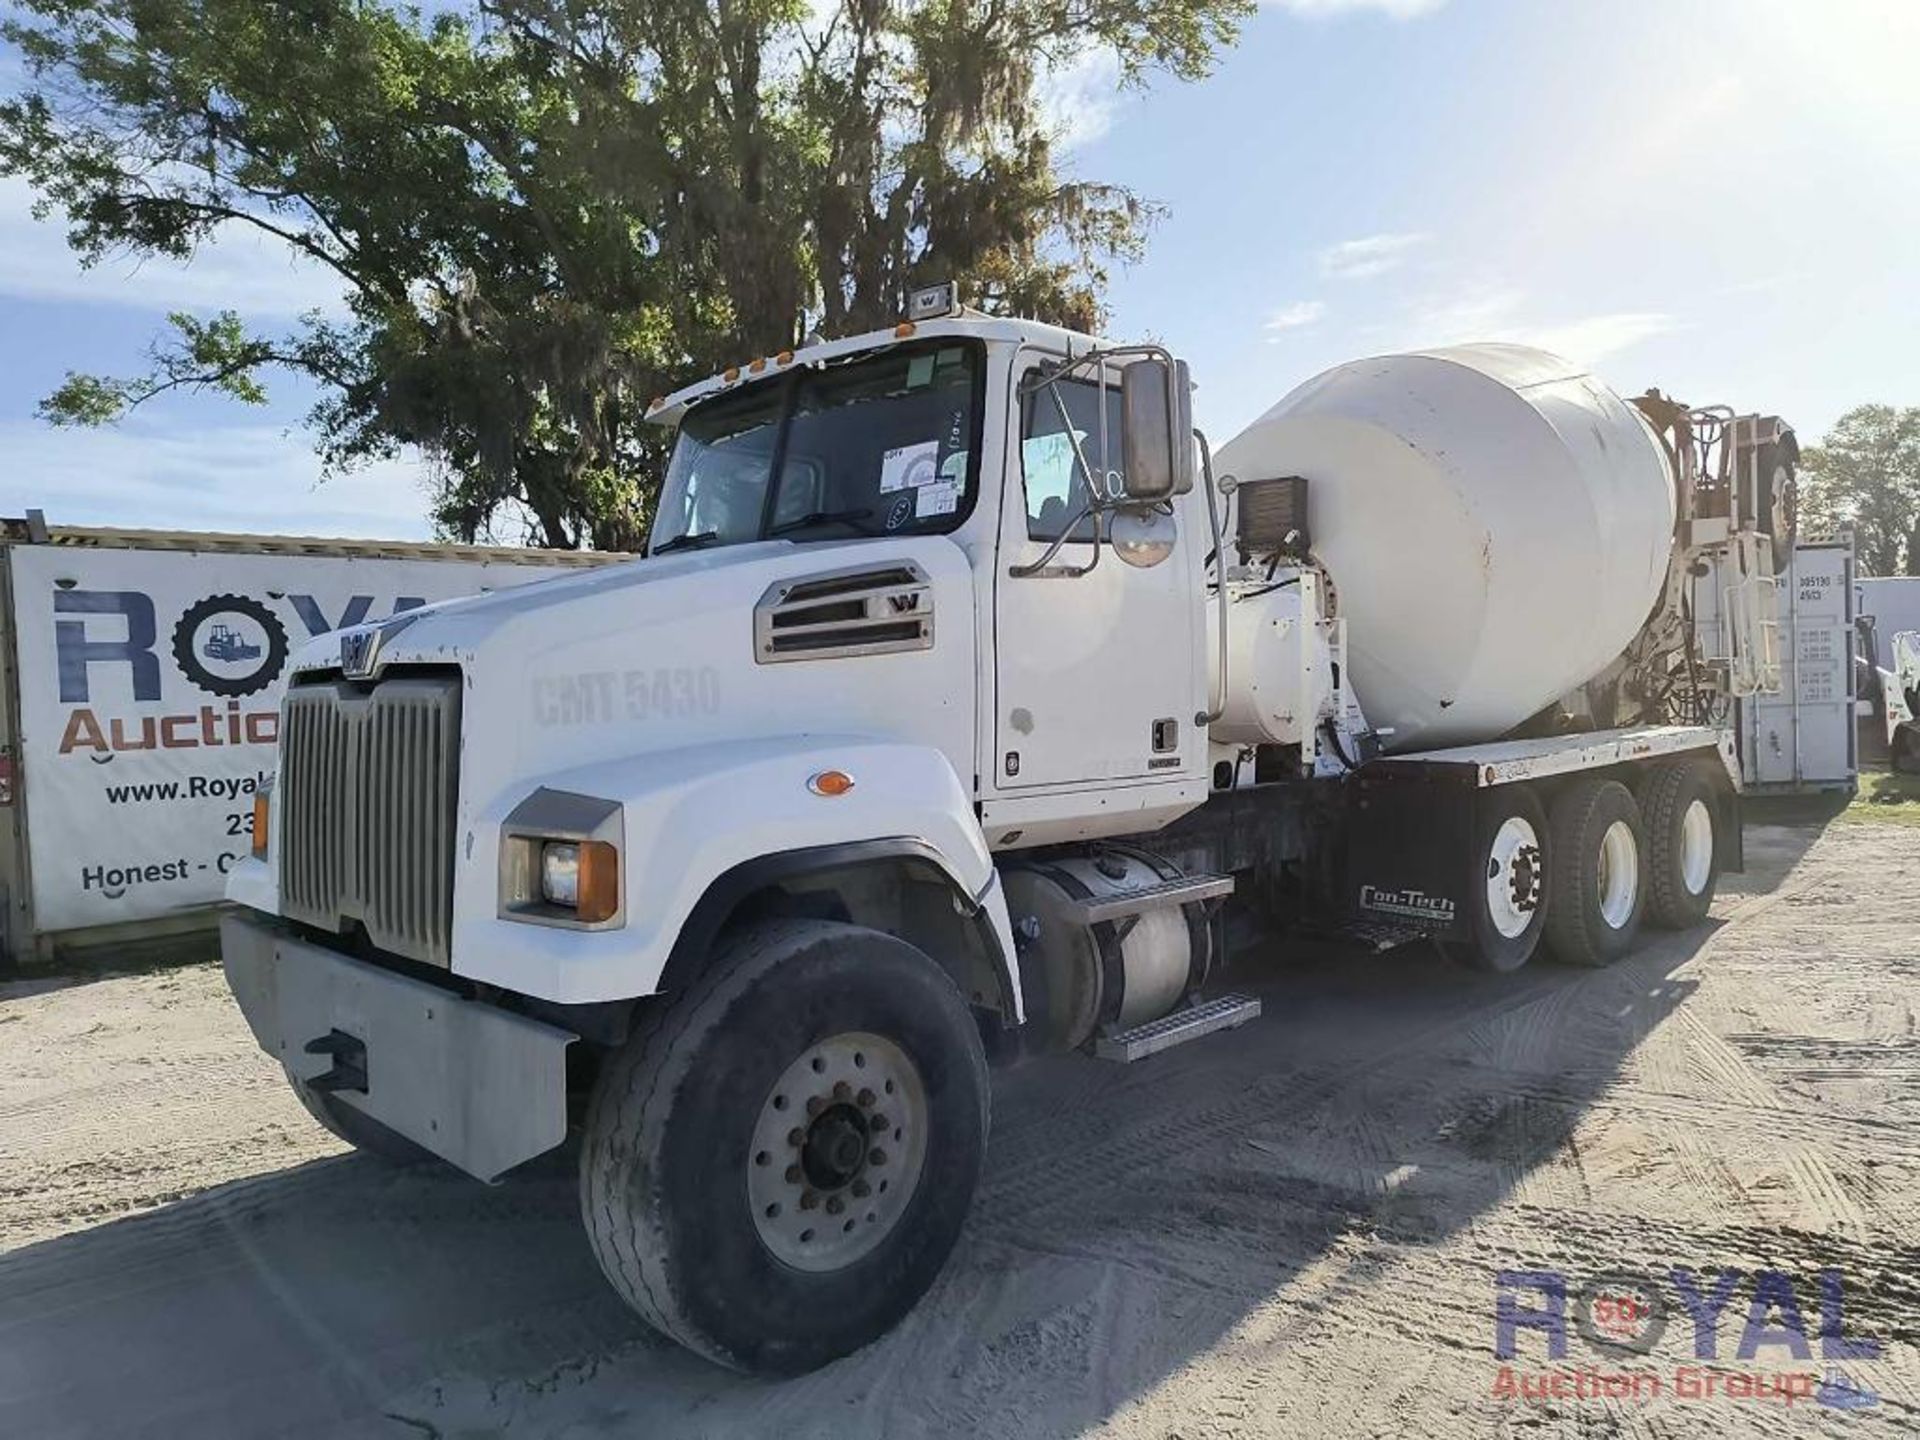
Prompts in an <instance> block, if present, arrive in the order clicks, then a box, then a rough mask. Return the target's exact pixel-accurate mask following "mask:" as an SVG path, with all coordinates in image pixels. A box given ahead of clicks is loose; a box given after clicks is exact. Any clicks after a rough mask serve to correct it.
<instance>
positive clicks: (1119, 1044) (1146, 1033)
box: [1093, 995, 1260, 1064]
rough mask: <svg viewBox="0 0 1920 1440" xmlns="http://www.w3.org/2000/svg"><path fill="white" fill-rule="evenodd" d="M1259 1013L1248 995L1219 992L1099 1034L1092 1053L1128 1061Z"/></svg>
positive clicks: (1232, 1025) (1233, 1025) (1228, 1027)
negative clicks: (1147, 1019) (1153, 1017)
mask: <svg viewBox="0 0 1920 1440" xmlns="http://www.w3.org/2000/svg"><path fill="white" fill-rule="evenodd" d="M1259 1015H1260V1002H1259V1001H1258V1000H1255V999H1254V998H1253V997H1252V996H1251V995H1221V996H1218V997H1217V998H1215V999H1212V1000H1203V1001H1201V1002H1200V1003H1199V1004H1197V1005H1188V1006H1186V1007H1184V1008H1183V1009H1179V1010H1176V1011H1174V1012H1173V1013H1172V1014H1171V1015H1162V1016H1161V1017H1160V1018H1159V1019H1158V1020H1149V1021H1148V1022H1147V1023H1146V1024H1144V1025H1136V1026H1134V1027H1133V1029H1131V1030H1116V1031H1115V1032H1114V1033H1113V1034H1111V1035H1102V1036H1100V1037H1099V1038H1098V1039H1096V1040H1095V1041H1094V1042H1093V1053H1094V1056H1095V1058H1096V1059H1100V1060H1118V1061H1119V1062H1120V1063H1122V1064H1131V1063H1132V1062H1133V1061H1135V1060H1144V1059H1146V1058H1147V1056H1149V1055H1157V1054H1158V1053H1159V1052H1160V1051H1162V1050H1171V1049H1172V1048H1173V1047H1174V1046H1176V1045H1184V1044H1186V1043H1187V1042H1188V1041H1189V1040H1198V1039H1199V1038H1200V1037H1201V1036H1203V1035H1211V1034H1213V1033H1214V1032H1215V1031H1218V1030H1232V1029H1236V1028H1237V1027H1239V1026H1241V1025H1244V1024H1246V1023H1247V1022H1248V1021H1249V1020H1254V1019H1257V1018H1259Z"/></svg>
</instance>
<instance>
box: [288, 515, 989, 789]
mask: <svg viewBox="0 0 1920 1440" xmlns="http://www.w3.org/2000/svg"><path fill="white" fill-rule="evenodd" d="M974 645H975V624H974V603H973V581H972V569H971V567H970V565H969V563H968V561H967V558H966V556H965V555H964V554H963V553H962V552H961V551H960V549H959V547H958V546H957V545H955V544H954V543H953V542H952V541H951V540H950V539H948V538H946V537H944V536H915V537H909V538H902V539H897V540H895V539H864V538H863V539H853V540H848V541H844V542H821V543H809V544H795V543H793V542H791V541H786V540H772V541H761V542H756V543H752V544H745V545H731V546H719V547H714V548H711V549H707V550H694V551H687V552H683V553H679V554H673V555H666V556H661V557H658V558H646V559H638V560H633V561H629V562H627V563H625V564H620V565H610V566H607V567H605V568H602V569H595V570H588V571H583V572H580V573H577V574H570V575H562V576H556V577H554V578H552V579H548V580H539V581H535V582H533V583H531V584H528V585H522V586H517V587H514V588H512V589H507V590H499V591H494V592H492V593H490V594H485V595H477V596H471V597H468V598H466V599H461V600H453V601H447V602H443V603H439V604H434V605H428V606H423V607H421V608H420V609H417V610H411V611H407V612H405V613H403V614H401V615H397V616H394V617H393V618H391V619H389V620H385V621H382V622H380V623H377V624H369V625H361V626H355V627H352V628H350V629H347V630H342V631H338V632H335V633H334V634H330V635H325V636H321V637H319V638H318V639H316V640H314V641H313V642H311V643H309V644H308V645H307V646H305V647H304V648H302V650H301V651H300V652H299V654H298V655H297V657H296V659H295V662H294V668H295V669H296V670H299V671H306V672H309V673H311V672H315V671H320V672H335V673H338V672H341V671H342V670H344V671H345V672H346V673H347V674H348V676H349V678H356V679H358V678H371V679H373V680H375V681H377V680H378V679H379V678H381V677H383V676H386V675H389V674H392V673H394V672H395V671H397V670H403V669H416V668H420V667H436V668H442V669H445V668H449V667H451V668H457V669H458V670H459V672H460V674H461V677H462V698H461V705H462V718H461V737H462V762H461V763H462V785H463V788H465V787H466V786H467V785H468V781H469V777H470V776H471V778H472V779H473V782H474V783H475V784H478V785H481V786H483V787H485V786H490V785H492V784H495V783H499V784H503V785H509V786H519V787H520V789H521V792H522V793H524V788H525V786H524V783H523V781H524V778H525V777H528V776H539V775H545V774H553V773H557V772H559V771H563V770H567V769H572V768H577V767H579V766H581V765H587V764H592V763H594V762H597V761H603V760H612V759H620V758H626V757H629V756H633V755H637V754H640V753H643V752H653V751H658V750H662V749H670V748H675V747H682V746H693V745H707V744H712V743H714V742H724V741H727V740H729V739H761V738H765V737H768V736H791V735H797V734H807V733H814V732H817V733H835V734H840V735H865V736H871V737H873V738H876V739H896V740H908V741H911V742H916V743H924V744H931V745H935V746H937V747H938V748H940V749H941V750H943V751H944V752H946V753H947V754H948V756H949V758H950V759H951V760H952V762H953V764H954V768H955V771H956V773H957V774H959V775H961V776H963V777H964V776H968V775H971V774H972V771H973V734H974V693H973V692H974V673H975V669H974ZM343 660H344V662H345V663H344V664H343ZM482 771H484V772H485V777H484V778H483V776H482V774H481V772H482ZM494 776H498V777H500V778H499V779H498V780H496V779H494V778H491V777H494Z"/></svg>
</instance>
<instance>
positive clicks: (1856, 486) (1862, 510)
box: [1800, 405, 1920, 575]
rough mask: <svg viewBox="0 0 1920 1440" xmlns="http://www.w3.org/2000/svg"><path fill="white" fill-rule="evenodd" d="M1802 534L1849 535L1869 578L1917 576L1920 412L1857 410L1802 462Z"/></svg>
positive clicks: (1837, 423)
mask: <svg viewBox="0 0 1920 1440" xmlns="http://www.w3.org/2000/svg"><path fill="white" fill-rule="evenodd" d="M1800 490H1801V522H1800V528H1801V530H1802V531H1803V532H1805V533H1826V532H1831V531H1835V530H1839V529H1841V528H1843V527H1844V528H1848V529H1851V530H1852V531H1853V545H1854V554H1855V555H1856V556H1858V557H1859V562H1860V567H1861V569H1862V571H1863V572H1864V573H1866V574H1868V575H1916V574H1920V409H1896V408H1895V407H1894V406H1891V405H1861V406H1858V407H1857V408H1855V409H1852V410H1849V411H1848V412H1847V413H1846V414H1844V415H1842V416H1841V417H1840V418H1839V420H1837V421H1835V422H1834V426H1833V429H1832V430H1831V431H1829V432H1828V434H1827V437H1826V439H1825V440H1824V441H1823V442H1822V443H1821V444H1820V446H1819V447H1818V448H1817V449H1811V450H1808V451H1807V452H1806V453H1805V454H1804V455H1803V456H1801V458H1800Z"/></svg>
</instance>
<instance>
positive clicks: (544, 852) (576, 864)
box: [540, 840, 580, 909]
mask: <svg viewBox="0 0 1920 1440" xmlns="http://www.w3.org/2000/svg"><path fill="white" fill-rule="evenodd" d="M540 894H541V897H542V898H543V899H545V900H546V902H547V903H548V904H549V905H565V906H568V907H570V908H573V909H578V908H579V905H580V847H579V846H578V845H576V844H574V843H573V842H572V841H570V840H549V841H548V842H547V843H546V844H545V845H544V846H542V847H541V850H540Z"/></svg>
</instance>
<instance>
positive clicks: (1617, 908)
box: [1599, 820, 1640, 930]
mask: <svg viewBox="0 0 1920 1440" xmlns="http://www.w3.org/2000/svg"><path fill="white" fill-rule="evenodd" d="M1599 870H1600V873H1599V891H1600V918H1601V919H1602V920H1603V921H1605V922H1606V926H1607V928H1608V929H1609V930H1622V929H1625V928H1626V924H1627V922H1628V921H1629V920H1631V919H1632V918H1633V908H1634V906H1635V905H1636V904H1637V903H1638V902H1639V899H1640V842H1639V841H1638V840H1636V839H1635V838H1634V834H1633V827H1632V826H1631V825H1629V824H1628V823H1627V822H1626V821H1624V820H1616V821H1614V822H1613V824H1611V825H1609V826H1608V827H1607V833H1606V834H1604V835H1602V836H1601V837H1600V865H1599Z"/></svg>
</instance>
